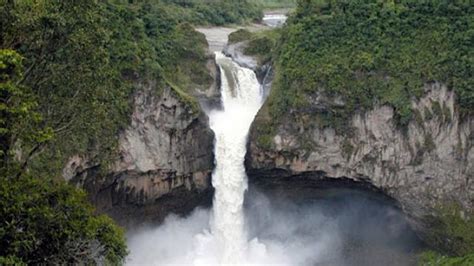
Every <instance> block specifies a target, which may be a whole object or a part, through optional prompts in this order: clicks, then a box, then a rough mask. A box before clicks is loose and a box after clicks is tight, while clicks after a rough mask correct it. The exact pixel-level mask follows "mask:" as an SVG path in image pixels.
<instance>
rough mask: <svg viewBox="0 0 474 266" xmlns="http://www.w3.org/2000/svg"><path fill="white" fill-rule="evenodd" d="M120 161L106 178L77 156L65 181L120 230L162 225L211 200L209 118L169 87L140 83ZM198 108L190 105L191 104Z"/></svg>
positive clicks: (120, 142) (65, 171) (70, 164)
mask: <svg viewBox="0 0 474 266" xmlns="http://www.w3.org/2000/svg"><path fill="white" fill-rule="evenodd" d="M133 100H134V105H133V106H134V110H133V114H132V117H131V123H130V126H129V127H128V128H127V129H126V130H125V131H124V132H123V133H122V134H121V135H120V137H119V155H120V156H119V158H118V159H117V160H116V161H115V162H114V163H113V164H112V166H111V169H109V170H108V171H107V173H105V174H101V173H97V171H94V169H95V168H97V167H96V166H94V165H90V162H87V160H85V159H82V158H80V157H77V156H76V157H74V158H71V160H70V162H69V163H68V165H67V167H66V168H65V170H64V176H65V178H67V179H73V181H74V182H75V183H77V184H79V185H80V186H82V187H84V188H85V189H86V191H88V193H89V195H90V197H91V199H92V201H93V203H94V204H95V206H96V207H97V208H98V210H99V211H100V212H106V213H108V214H110V215H111V216H112V217H113V218H115V219H116V220H117V221H119V222H120V223H121V224H123V225H129V224H134V223H137V222H146V221H160V220H161V219H163V218H164V217H165V216H166V215H167V214H168V213H170V212H175V213H185V212H187V211H190V210H192V209H193V208H194V207H195V206H197V205H198V204H205V203H209V202H210V200H211V199H212V188H211V184H210V175H211V171H212V169H213V163H214V158H213V141H214V135H213V133H212V131H211V130H210V129H209V126H208V118H207V116H206V115H205V114H204V113H203V112H202V111H201V110H200V109H199V108H196V106H194V107H193V103H190V102H189V99H185V98H183V96H182V95H180V93H179V92H177V91H175V90H174V89H172V88H170V87H165V88H164V89H161V90H160V88H157V84H154V83H151V84H146V85H144V84H140V85H138V86H137V90H136V92H135V94H134V99H133ZM195 104H197V103H194V105H195Z"/></svg>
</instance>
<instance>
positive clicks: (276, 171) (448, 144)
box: [246, 83, 474, 235]
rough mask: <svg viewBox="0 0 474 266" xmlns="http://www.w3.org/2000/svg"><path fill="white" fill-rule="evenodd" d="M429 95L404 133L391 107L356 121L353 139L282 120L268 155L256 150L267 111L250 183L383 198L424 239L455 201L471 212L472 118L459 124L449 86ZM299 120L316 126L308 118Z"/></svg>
mask: <svg viewBox="0 0 474 266" xmlns="http://www.w3.org/2000/svg"><path fill="white" fill-rule="evenodd" d="M425 90H426V95H425V97H423V98H422V99H420V100H417V101H413V102H412V106H413V108H414V109H415V110H416V112H415V119H414V120H413V121H412V122H411V123H410V124H409V126H408V128H407V129H405V130H402V129H399V128H398V127H397V126H396V125H395V122H394V121H395V119H394V111H393V109H392V108H391V107H389V106H379V107H377V108H375V109H373V110H371V111H369V112H366V113H355V114H354V115H353V117H352V119H351V121H350V122H349V123H350V126H351V128H352V131H351V132H349V134H344V135H341V134H337V133H336V131H335V130H334V129H333V128H330V127H328V128H324V129H320V128H314V129H305V128H304V127H302V126H301V125H299V124H298V123H297V122H296V121H292V120H283V122H282V123H280V124H279V125H278V129H277V133H276V134H275V135H274V136H273V139H272V142H271V147H262V146H261V145H259V143H258V142H257V139H258V134H257V128H258V127H259V120H260V119H262V116H264V114H263V111H261V112H260V113H259V115H257V118H256V122H255V123H254V125H253V126H252V129H251V133H250V143H249V148H248V151H247V158H246V165H247V169H248V172H249V179H250V182H254V183H258V184H263V185H271V184H273V185H275V184H280V185H282V184H285V186H286V187H288V186H291V184H292V183H293V184H296V183H301V182H305V184H304V185H303V187H305V186H306V187H307V186H312V185H314V186H321V184H323V183H324V182H328V181H330V182H334V184H336V183H337V181H338V180H339V181H340V182H339V183H340V184H346V185H347V184H348V185H360V186H362V187H365V188H369V189H373V190H378V191H380V192H383V193H384V194H386V195H388V196H390V197H392V198H393V199H395V200H396V201H397V202H398V204H399V206H400V207H401V208H402V209H403V211H404V212H405V213H406V214H407V216H408V218H409V220H410V222H411V224H412V226H413V227H414V229H416V230H417V231H418V232H419V233H420V234H421V235H423V234H424V232H425V231H426V228H428V226H427V225H426V223H427V219H426V218H427V217H430V216H431V215H432V214H433V210H434V208H435V207H436V206H437V205H438V204H443V203H447V202H450V201H456V202H458V203H460V204H462V205H463V206H464V208H465V209H466V210H472V209H473V208H474V182H473V181H474V180H473V178H474V149H473V143H474V118H472V117H469V118H466V117H464V118H461V116H460V114H459V112H458V110H457V108H456V105H455V95H454V93H453V92H452V91H449V90H448V89H447V88H446V87H445V86H442V85H440V84H437V83H436V84H430V85H426V87H425ZM320 100H322V99H319V100H316V101H315V102H314V105H315V106H316V105H320V104H321V103H320V102H319V101H320ZM297 115H298V116H300V117H301V120H302V121H305V120H311V119H314V118H313V117H312V116H311V113H309V112H306V113H303V112H301V113H300V114H297ZM305 131H306V132H305ZM302 136H305V137H304V138H303V137H302ZM334 184H333V185H334Z"/></svg>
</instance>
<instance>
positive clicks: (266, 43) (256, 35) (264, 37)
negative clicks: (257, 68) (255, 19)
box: [228, 29, 280, 65]
mask: <svg viewBox="0 0 474 266" xmlns="http://www.w3.org/2000/svg"><path fill="white" fill-rule="evenodd" d="M279 38H280V30H279V29H270V30H263V31H257V32H250V31H248V30H246V29H239V30H237V31H235V32H233V33H231V34H230V35H229V39H228V43H230V44H232V43H237V42H244V41H245V42H247V44H246V46H245V48H244V51H243V52H244V53H245V54H246V55H250V56H253V57H255V58H256V59H257V60H258V63H259V65H263V64H265V63H267V62H269V61H270V60H271V59H272V57H273V55H274V53H275V48H276V44H277V41H278V39H279Z"/></svg>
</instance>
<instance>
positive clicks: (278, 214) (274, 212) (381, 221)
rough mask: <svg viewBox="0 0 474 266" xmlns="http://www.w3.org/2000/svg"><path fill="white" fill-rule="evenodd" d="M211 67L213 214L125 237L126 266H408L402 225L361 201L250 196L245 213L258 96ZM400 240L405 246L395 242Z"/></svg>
mask: <svg viewBox="0 0 474 266" xmlns="http://www.w3.org/2000/svg"><path fill="white" fill-rule="evenodd" d="M216 62H217V64H218V65H219V67H220V70H221V71H220V73H221V81H222V82H221V101H222V106H223V108H222V109H219V110H213V111H211V112H210V113H209V114H208V115H209V118H210V126H211V128H212V130H213V131H214V133H215V137H216V139H215V151H214V152H215V160H216V168H215V169H214V172H213V175H212V185H213V186H214V188H215V194H214V201H213V208H212V210H203V209H199V208H198V209H196V210H195V211H194V212H193V213H192V214H191V215H189V216H188V217H185V218H181V217H177V216H174V215H170V216H169V217H168V218H167V219H166V220H165V221H164V223H163V224H162V225H161V226H160V227H158V228H142V229H140V230H138V231H136V232H133V233H129V239H128V245H129V248H130V250H131V254H130V256H129V258H128V260H127V263H128V264H131V265H195V266H204V265H206V266H208V265H298V266H299V265H304V266H306V265H337V266H347V265H350V266H353V265H397V266H398V265H410V262H409V258H408V259H406V258H405V257H406V256H405V255H406V254H407V251H406V249H409V244H410V243H412V242H413V241H412V240H411V239H410V233H409V232H408V231H407V229H406V228H407V226H406V223H405V221H404V220H403V217H402V216H401V215H400V214H399V212H398V211H397V210H396V209H394V208H392V207H387V206H383V205H380V204H378V203H374V202H373V201H368V200H367V199H365V197H361V196H360V195H355V194H351V193H349V195H346V194H344V193H342V194H341V192H340V191H337V192H336V193H332V192H331V193H328V192H325V193H326V194H328V195H331V194H338V195H341V196H337V197H336V199H335V200H331V199H329V197H321V199H322V200H314V199H302V200H301V202H297V201H295V200H291V199H285V198H283V197H282V196H281V194H278V193H276V194H275V195H277V196H276V197H273V198H271V197H270V195H263V194H260V193H258V192H256V191H253V190H252V191H251V193H248V194H247V199H246V204H247V205H246V208H244V195H245V194H246V193H245V192H246V190H247V176H246V173H245V168H244V157H245V153H246V142H247V134H248V131H249V128H250V125H251V123H252V121H253V119H254V117H255V115H256V113H257V112H258V110H259V108H260V107H261V105H262V102H263V96H262V95H263V92H262V88H261V85H260V84H259V82H258V80H257V78H256V76H255V73H254V72H253V71H252V70H250V69H247V68H243V67H240V66H239V65H238V64H236V63H235V62H233V61H232V59H231V58H228V57H226V56H224V55H223V54H222V53H220V52H217V53H216ZM299 189H300V190H301V191H303V190H302V189H306V188H305V187H302V188H299ZM295 191H298V188H296V190H295ZM313 193H317V192H316V191H314V192H313ZM244 214H245V215H244ZM407 232H408V234H407ZM406 234H407V235H408V239H405V238H404V237H400V236H404V235H406ZM257 237H258V239H257Z"/></svg>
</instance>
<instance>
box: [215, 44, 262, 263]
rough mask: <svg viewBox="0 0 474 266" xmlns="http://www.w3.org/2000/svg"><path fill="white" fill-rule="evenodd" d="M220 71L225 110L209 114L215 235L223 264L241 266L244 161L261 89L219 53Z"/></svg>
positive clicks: (246, 72) (246, 71) (252, 77)
mask: <svg viewBox="0 0 474 266" xmlns="http://www.w3.org/2000/svg"><path fill="white" fill-rule="evenodd" d="M216 62H217V64H218V65H219V67H220V70H221V80H222V85H221V86H222V87H221V94H222V105H223V110H219V111H214V112H211V113H210V124H211V128H212V130H213V131H214V133H215V136H216V140H215V160H216V168H215V170H214V172H213V175H212V184H213V186H214V188H215V195H214V203H213V214H214V216H213V220H212V221H211V222H212V223H211V230H212V234H213V235H214V237H215V238H216V239H215V240H216V241H217V243H218V245H219V246H220V247H222V253H221V254H222V258H221V263H238V262H239V261H238V259H239V258H241V256H242V255H243V252H244V251H245V250H246V243H247V236H246V234H245V226H244V214H243V202H244V193H245V190H246V189H247V176H246V174H245V167H244V157H245V152H246V141H247V134H248V131H249V128H250V125H251V123H252V121H253V119H254V117H255V115H256V113H257V111H258V110H259V108H260V106H261V105H262V92H261V86H260V84H259V82H258V80H257V77H256V76H255V73H254V72H253V71H252V70H250V69H247V68H243V67H240V66H239V65H238V64H236V63H235V62H233V61H232V59H231V58H228V57H226V56H224V55H223V54H222V53H219V52H218V53H216Z"/></svg>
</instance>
